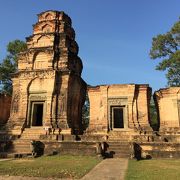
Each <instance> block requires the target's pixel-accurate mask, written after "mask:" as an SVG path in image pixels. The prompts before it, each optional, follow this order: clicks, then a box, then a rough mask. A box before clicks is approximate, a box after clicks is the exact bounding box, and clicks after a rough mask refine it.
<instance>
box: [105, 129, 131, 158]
mask: <svg viewBox="0 0 180 180" xmlns="http://www.w3.org/2000/svg"><path fill="white" fill-rule="evenodd" d="M133 133H134V132H133ZM133 135H134V134H132V133H131V132H129V131H112V132H110V133H109V134H108V140H107V142H106V146H107V147H106V148H105V149H106V152H105V156H107V157H113V158H130V157H131V156H132V153H133V152H132V146H131V144H132V143H131V140H132V138H133Z"/></svg>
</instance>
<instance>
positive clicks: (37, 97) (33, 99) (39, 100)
mask: <svg viewBox="0 0 180 180" xmlns="http://www.w3.org/2000/svg"><path fill="white" fill-rule="evenodd" d="M46 100H47V97H46V92H30V94H29V101H28V111H27V113H28V114H27V125H26V127H29V128H30V127H32V116H33V106H34V104H43V117H42V125H43V124H44V120H45V115H46Z"/></svg>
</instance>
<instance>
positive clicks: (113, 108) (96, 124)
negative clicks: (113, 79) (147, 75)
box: [88, 84, 151, 133]
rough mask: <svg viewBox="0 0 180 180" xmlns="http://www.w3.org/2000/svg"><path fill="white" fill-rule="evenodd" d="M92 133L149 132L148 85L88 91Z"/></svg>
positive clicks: (96, 88)
mask: <svg viewBox="0 0 180 180" xmlns="http://www.w3.org/2000/svg"><path fill="white" fill-rule="evenodd" d="M88 94H89V100H90V122H89V129H88V130H89V131H90V132H94V133H103V132H104V133H105V132H110V131H118V130H123V131H132V130H150V129H151V128H150V125H149V108H148V107H149V103H150V98H151V88H150V87H149V86H148V85H136V84H116V85H102V86H96V87H89V88H88Z"/></svg>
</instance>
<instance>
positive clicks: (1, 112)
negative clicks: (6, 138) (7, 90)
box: [0, 94, 11, 125]
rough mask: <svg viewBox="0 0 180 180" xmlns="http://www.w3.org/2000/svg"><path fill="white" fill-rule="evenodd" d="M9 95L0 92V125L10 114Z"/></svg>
mask: <svg viewBox="0 0 180 180" xmlns="http://www.w3.org/2000/svg"><path fill="white" fill-rule="evenodd" d="M10 108H11V96H9V95H6V94H0V125H3V124H5V123H6V122H7V120H8V118H9V115H10Z"/></svg>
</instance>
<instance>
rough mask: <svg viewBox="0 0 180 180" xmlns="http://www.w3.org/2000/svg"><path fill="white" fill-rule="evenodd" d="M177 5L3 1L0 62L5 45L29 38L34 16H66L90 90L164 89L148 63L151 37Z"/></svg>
mask: <svg viewBox="0 0 180 180" xmlns="http://www.w3.org/2000/svg"><path fill="white" fill-rule="evenodd" d="M179 7H180V1H179V0H36V1H35V0H15V1H14V0H6V1H1V2H0V17H1V29H0V61H1V60H2V59H3V58H4V57H5V55H6V45H7V43H8V42H9V41H11V40H14V39H21V40H25V37H27V36H29V35H31V34H32V24H35V23H36V22H37V16H36V15H37V14H38V13H40V12H42V11H46V10H59V11H64V12H65V13H67V14H68V15H69V16H70V17H71V19H72V23H73V27H74V29H75V31H76V41H77V43H78V44H79V48H80V51H79V56H80V57H81V59H82V61H83V64H84V69H83V74H82V76H83V79H84V80H85V81H86V82H87V83H88V84H90V85H98V84H124V83H138V84H150V86H151V87H152V88H153V90H157V89H159V88H162V87H165V86H166V78H165V72H159V71H156V70H155V66H156V65H157V64H158V62H159V61H158V60H156V61H154V60H151V59H150V58H149V50H150V48H151V41H152V37H154V36H156V35H157V34H161V33H166V32H167V31H168V30H169V29H170V28H171V26H172V25H173V24H174V23H175V22H176V21H177V20H178V18H179V16H180V8H179Z"/></svg>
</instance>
